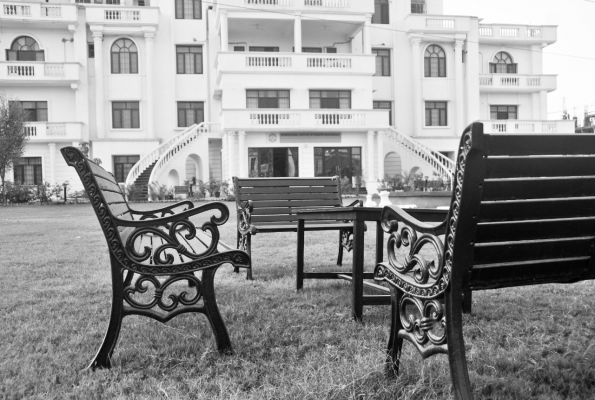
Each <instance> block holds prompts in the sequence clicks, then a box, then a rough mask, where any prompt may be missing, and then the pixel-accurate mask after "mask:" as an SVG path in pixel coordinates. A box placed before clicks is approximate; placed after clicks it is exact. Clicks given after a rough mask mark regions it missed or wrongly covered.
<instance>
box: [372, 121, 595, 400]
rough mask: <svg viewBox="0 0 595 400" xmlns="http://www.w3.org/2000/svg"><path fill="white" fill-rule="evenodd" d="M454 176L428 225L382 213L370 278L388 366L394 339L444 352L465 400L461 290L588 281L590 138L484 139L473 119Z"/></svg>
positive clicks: (593, 170)
mask: <svg viewBox="0 0 595 400" xmlns="http://www.w3.org/2000/svg"><path fill="white" fill-rule="evenodd" d="M455 178H456V179H455V180H454V181H455V182H454V190H453V197H452V201H451V206H450V210H449V213H448V217H447V219H446V220H445V221H444V222H442V223H441V224H439V225H438V226H431V225H428V224H424V223H423V222H420V221H418V220H416V219H415V218H412V217H411V216H409V215H408V214H407V213H406V212H405V211H404V210H402V209H400V208H398V207H395V206H391V207H386V208H384V210H383V218H382V224H383V229H384V230H385V231H386V232H388V233H389V234H390V237H389V239H388V244H387V249H388V251H387V255H388V262H384V263H380V264H378V265H377V266H376V269H375V279H377V280H378V281H386V282H388V283H389V284H390V287H391V296H392V299H391V300H392V322H391V333H390V337H389V342H388V366H389V367H390V369H391V370H392V371H394V372H398V368H399V358H400V355H401V346H402V344H403V339H405V340H407V341H409V342H411V343H413V345H414V346H415V347H416V348H417V350H418V351H419V352H420V353H421V355H422V357H423V358H426V357H429V356H431V355H434V354H437V353H444V354H448V358H449V363H450V370H451V377H452V381H453V385H454V391H455V395H456V397H457V398H459V399H471V398H472V394H471V386H470V383H469V374H468V371H467V364H466V358H465V345H464V341H463V331H462V309H463V304H462V303H463V297H464V292H466V291H475V290H485V289H497V288H506V287H513V286H524V285H536V284H544V283H573V282H578V281H582V280H586V279H593V278H595V258H594V245H595V240H594V238H595V136H594V135H579V134H567V135H559V134H556V135H553V134H544V135H537V134H531V135H499V134H496V135H488V134H484V133H483V125H482V124H480V123H474V124H473V125H471V126H469V127H468V128H467V129H466V130H465V132H464V133H463V136H462V138H461V142H460V148H459V154H458V158H457V167H456V173H455ZM440 235H445V236H444V237H445V239H441V238H440ZM398 248H401V250H402V251H404V252H405V253H407V254H406V255H404V256H403V257H399V254H397V252H396V249H398ZM422 248H426V249H429V250H424V251H422ZM428 251H432V252H433V253H434V254H433V259H434V260H436V262H434V263H432V262H429V259H430V258H429V256H428V254H429V253H427V252H428ZM430 255H431V254H430ZM412 309H417V310H416V313H414V314H412V311H411V310H412ZM406 310H407V311H406ZM436 326H443V327H444V329H435V327H436Z"/></svg>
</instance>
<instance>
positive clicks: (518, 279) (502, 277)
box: [466, 257, 590, 290]
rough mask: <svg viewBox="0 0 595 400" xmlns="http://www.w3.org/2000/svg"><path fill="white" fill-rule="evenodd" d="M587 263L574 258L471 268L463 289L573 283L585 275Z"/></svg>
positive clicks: (584, 258)
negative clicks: (466, 284) (469, 276)
mask: <svg viewBox="0 0 595 400" xmlns="http://www.w3.org/2000/svg"><path fill="white" fill-rule="evenodd" d="M589 262H590V259H589V257H577V258H570V259H552V260H539V261H537V262H520V263H511V264H507V265H501V266H498V267H496V266H489V268H484V267H483V266H474V267H473V270H472V271H471V278H470V281H469V284H468V287H467V288H468V289H474V290H477V289H495V288H501V287H512V286H524V285H531V284H540V283H548V282H573V281H576V280H577V278H579V277H581V276H582V275H583V274H584V273H585V271H586V269H587V268H588V267H589ZM467 288H466V289H467Z"/></svg>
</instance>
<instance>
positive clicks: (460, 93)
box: [454, 40, 465, 136]
mask: <svg viewBox="0 0 595 400" xmlns="http://www.w3.org/2000/svg"><path fill="white" fill-rule="evenodd" d="M454 47H455V60H454V61H455V62H454V65H455V93H456V100H455V115H456V121H457V124H456V127H455V132H454V135H455V136H460V135H461V134H462V133H463V130H464V129H465V94H464V93H465V92H464V90H463V86H464V82H463V41H462V40H455V44H454Z"/></svg>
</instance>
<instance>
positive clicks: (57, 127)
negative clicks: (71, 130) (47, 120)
mask: <svg viewBox="0 0 595 400" xmlns="http://www.w3.org/2000/svg"><path fill="white" fill-rule="evenodd" d="M47 135H48V136H66V124H48V126H47Z"/></svg>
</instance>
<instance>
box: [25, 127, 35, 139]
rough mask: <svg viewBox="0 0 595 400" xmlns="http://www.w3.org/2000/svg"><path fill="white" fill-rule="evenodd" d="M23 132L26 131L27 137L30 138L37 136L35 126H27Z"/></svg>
mask: <svg viewBox="0 0 595 400" xmlns="http://www.w3.org/2000/svg"><path fill="white" fill-rule="evenodd" d="M23 130H24V131H25V135H27V136H30V137H35V136H37V126H35V125H25V126H23Z"/></svg>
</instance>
